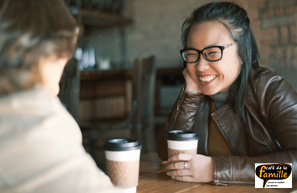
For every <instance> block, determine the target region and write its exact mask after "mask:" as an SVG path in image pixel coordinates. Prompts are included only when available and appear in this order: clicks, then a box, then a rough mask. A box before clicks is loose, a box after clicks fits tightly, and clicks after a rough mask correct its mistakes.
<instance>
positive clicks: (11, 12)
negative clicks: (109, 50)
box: [0, 0, 78, 95]
mask: <svg viewBox="0 0 297 193" xmlns="http://www.w3.org/2000/svg"><path fill="white" fill-rule="evenodd" d="M0 3H1V9H0V95H3V94H9V93H12V92H16V91H18V90H23V89H29V88H32V87H33V86H34V85H35V84H36V83H38V82H39V81H40V77H39V74H38V73H37V70H36V68H37V64H38V62H39V60H40V59H41V58H46V57H53V58H57V59H59V58H63V57H70V56H71V55H72V53H73V51H74V49H75V46H76V39H77V35H78V26H77V23H76V21H75V20H74V18H73V16H72V15H71V13H70V11H69V9H68V8H67V6H66V5H65V4H64V1H63V0H25V1H24V0H4V1H1V2H0Z"/></svg>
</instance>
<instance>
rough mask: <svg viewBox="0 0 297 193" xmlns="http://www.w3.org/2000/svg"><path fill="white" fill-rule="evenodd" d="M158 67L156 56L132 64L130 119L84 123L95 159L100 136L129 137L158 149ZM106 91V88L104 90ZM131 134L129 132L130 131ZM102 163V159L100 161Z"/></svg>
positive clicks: (83, 131)
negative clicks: (156, 94) (156, 117)
mask: <svg viewBox="0 0 297 193" xmlns="http://www.w3.org/2000/svg"><path fill="white" fill-rule="evenodd" d="M155 82H156V68H155V64H154V57H153V56H150V57H147V58H137V59H136V60H135V61H134V64H133V68H132V102H131V111H130V113H129V115H128V117H127V119H126V120H125V121H123V122H121V123H118V124H111V125H103V124H89V125H81V129H82V133H83V137H84V141H85V142H87V143H88V144H85V146H88V149H89V152H90V154H91V155H92V156H93V158H94V159H95V161H96V162H97V164H98V162H99V160H98V159H97V157H96V154H97V151H98V145H97V142H96V141H97V140H98V139H110V138H114V137H117V138H118V137H129V138H134V139H137V140H139V142H140V143H141V145H142V147H143V149H142V152H152V151H154V150H155V146H154V144H155V133H154V101H155ZM102 92H104V91H102ZM127 134H128V135H127ZM99 167H100V163H99Z"/></svg>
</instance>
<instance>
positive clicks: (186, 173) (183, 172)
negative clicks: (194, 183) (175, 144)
mask: <svg viewBox="0 0 297 193" xmlns="http://www.w3.org/2000/svg"><path fill="white" fill-rule="evenodd" d="M167 175H168V176H175V177H177V176H192V172H191V171H190V170H188V169H182V170H171V171H168V172H167Z"/></svg>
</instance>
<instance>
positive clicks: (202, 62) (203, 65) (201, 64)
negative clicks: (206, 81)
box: [196, 56, 209, 72]
mask: <svg viewBox="0 0 297 193" xmlns="http://www.w3.org/2000/svg"><path fill="white" fill-rule="evenodd" d="M208 68H209V61H207V60H206V59H205V58H204V57H203V56H201V57H200V58H199V60H198V61H197V63H196V69H197V70H198V71H199V72H203V71H205V70H206V69H208Z"/></svg>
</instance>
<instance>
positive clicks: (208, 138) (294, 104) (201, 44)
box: [158, 2, 297, 184]
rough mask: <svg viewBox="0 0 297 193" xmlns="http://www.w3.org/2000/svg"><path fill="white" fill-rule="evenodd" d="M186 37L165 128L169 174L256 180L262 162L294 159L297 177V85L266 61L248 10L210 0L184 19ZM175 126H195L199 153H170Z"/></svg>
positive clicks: (162, 137) (162, 145) (161, 141)
mask: <svg viewBox="0 0 297 193" xmlns="http://www.w3.org/2000/svg"><path fill="white" fill-rule="evenodd" d="M182 43H183V46H184V49H182V50H181V51H180V52H181V56H182V58H183V60H184V70H183V75H184V78H185V85H184V87H183V89H182V91H181V93H180V96H179V97H178V100H177V102H176V104H175V106H174V108H173V110H172V112H171V113H170V114H169V116H168V117H167V120H166V126H165V128H164V129H163V130H161V131H160V132H159V136H158V154H159V156H160V158H162V159H163V160H167V159H168V161H165V162H164V165H165V166H166V168H167V170H168V175H169V176H171V177H172V178H173V179H176V180H180V181H191V182H214V183H217V184H222V183H223V184H229V183H235V184H239V183H242V184H254V183H255V169H254V168H255V163H264V162H265V163H292V165H293V167H292V168H293V172H292V174H293V181H295V182H297V157H296V155H297V151H296V149H297V143H296V142H295V141H296V140H297V123H296V120H297V93H296V92H295V91H294V89H292V88H291V86H290V85H289V84H288V82H287V81H286V80H284V78H283V77H281V76H279V75H277V74H276V73H274V72H272V71H270V70H269V69H266V68H263V67H260V66H259V64H258V58H259V54H258V48H257V44H256V40H255V38H254V35H253V32H252V30H251V28H250V20H249V18H248V16H247V13H246V11H245V10H244V9H243V8H241V7H239V6H238V5H236V4H234V3H230V2H213V3H209V4H206V5H204V6H202V7H200V8H198V9H196V10H195V11H194V12H193V13H192V15H191V16H190V17H189V18H187V19H186V20H185V22H184V24H183V34H182ZM201 55H202V56H201ZM170 130H193V131H195V132H196V133H197V134H198V135H199V142H198V151H197V154H194V155H193V154H182V153H181V154H175V155H172V156H170V157H169V158H168V155H167V135H168V132H169V131H170ZM243 174H244V175H243Z"/></svg>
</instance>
